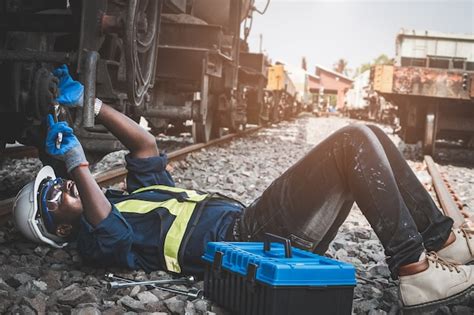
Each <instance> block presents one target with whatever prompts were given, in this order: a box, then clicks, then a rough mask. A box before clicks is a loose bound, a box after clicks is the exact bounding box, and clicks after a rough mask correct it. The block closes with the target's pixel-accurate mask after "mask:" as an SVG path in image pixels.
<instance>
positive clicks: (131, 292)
mask: <svg viewBox="0 0 474 315" xmlns="http://www.w3.org/2000/svg"><path fill="white" fill-rule="evenodd" d="M353 123H360V122H357V121H355V120H350V119H347V118H340V117H319V118H316V117H314V116H312V115H309V114H303V115H300V117H298V118H297V119H296V120H293V121H285V122H282V123H280V124H278V125H273V126H271V127H268V128H262V129H259V130H256V131H253V132H248V133H247V134H246V135H243V136H242V137H237V138H233V139H232V140H231V141H230V142H228V143H222V144H217V145H211V146H209V147H206V148H203V149H200V150H199V151H195V152H191V153H189V154H186V152H184V151H183V147H187V148H190V145H191V142H192V141H190V139H189V137H187V138H186V137H184V138H171V139H170V138H169V137H168V138H166V137H165V138H161V139H160V141H159V145H160V146H161V147H162V148H166V146H167V142H168V145H169V143H172V144H171V149H169V150H168V152H169V155H170V157H171V162H170V165H171V166H172V172H171V174H172V176H173V177H174V179H175V181H176V183H177V184H178V185H179V186H181V187H185V188H194V189H196V188H202V187H206V188H207V190H209V191H215V192H220V193H223V194H226V195H228V196H230V197H234V198H238V199H239V200H242V201H244V203H246V204H249V203H250V202H251V201H252V200H254V199H255V198H256V197H258V196H259V195H260V193H261V192H262V191H263V190H264V189H265V188H266V187H267V186H268V185H269V184H270V182H271V181H272V179H274V178H276V177H277V176H278V175H279V174H281V173H282V172H283V171H284V170H285V169H286V168H287V167H289V166H290V165H291V164H292V163H293V161H295V160H297V159H298V158H300V157H302V156H303V155H304V154H305V152H307V151H308V150H309V149H310V148H311V147H313V146H314V145H315V144H317V143H318V142H319V141H321V140H322V139H324V138H325V137H326V136H327V135H329V134H330V133H332V132H333V131H335V130H336V129H338V128H340V127H342V126H345V125H347V124H353ZM382 127H383V128H384V130H385V131H386V132H387V133H389V134H390V137H391V138H392V140H393V141H394V142H395V143H396V144H397V146H398V148H399V149H400V150H401V151H402V152H403V153H404V155H405V157H406V159H407V161H408V162H409V164H410V166H411V167H412V168H413V169H414V170H415V172H416V174H417V176H418V177H419V178H420V180H421V181H422V182H423V183H424V184H425V186H426V187H427V189H429V190H430V191H431V192H432V194H433V196H434V198H436V194H435V192H434V189H433V180H432V178H431V176H430V175H429V173H428V171H427V169H426V165H425V163H424V162H423V154H422V148H421V145H419V144H418V145H407V144H405V143H404V142H403V141H402V140H401V139H400V138H399V137H398V136H396V135H394V134H392V128H391V127H389V126H382ZM166 140H168V141H166ZM192 147H193V145H191V149H192ZM194 147H195V145H194ZM175 150H177V151H175ZM179 151H181V152H182V154H186V155H182V154H176V153H174V152H179ZM123 155H124V152H123V151H119V152H116V153H112V154H111V155H109V156H107V157H106V158H105V159H104V160H102V161H101V162H99V163H98V164H97V165H96V166H95V168H94V169H93V170H94V173H95V174H96V176H97V174H100V173H102V172H104V171H108V172H109V173H110V170H111V169H115V168H117V167H119V168H120V167H121V166H123V159H122V157H123ZM435 160H436V162H438V163H439V164H438V169H439V171H440V173H441V174H442V175H443V177H444V178H446V179H447V180H448V182H449V184H450V185H451V188H452V190H453V191H454V192H455V193H456V195H457V196H458V198H459V202H458V204H459V205H461V206H463V209H464V210H465V212H466V213H468V214H473V213H474V212H472V209H474V191H473V188H474V165H473V161H474V152H473V151H472V150H471V151H470V150H466V149H460V148H455V147H454V148H453V147H452V146H451V147H449V146H440V147H439V148H438V149H437V152H436V155H435ZM40 167H41V163H40V162H39V161H38V160H37V159H35V158H22V159H20V158H4V159H3V161H2V168H1V170H2V171H1V172H2V173H1V178H2V181H1V183H0V184H1V185H2V189H3V190H2V191H5V190H8V189H10V190H14V189H18V188H19V187H20V186H21V185H22V184H24V183H25V182H27V181H28V180H31V179H32V178H33V177H34V174H35V172H36V171H38V170H39V168H40ZM110 178H111V177H110V175H109V179H110ZM115 181H116V180H115ZM115 185H116V187H120V185H121V184H120V183H116V184H115ZM117 185H118V186H117ZM315 189H316V188H315ZM327 255H328V256H330V257H333V258H337V259H339V260H342V261H346V262H349V263H352V264H354V265H355V266H356V268H357V286H356V288H355V292H354V300H353V303H354V304H353V312H354V313H356V314H366V313H368V314H372V315H373V314H397V313H398V311H399V304H398V293H397V283H396V282H394V281H393V280H391V279H390V277H389V271H388V267H387V265H386V264H385V262H384V256H383V248H382V246H381V244H380V242H379V241H378V239H377V237H376V236H375V234H374V232H373V231H372V230H371V228H370V226H369V224H368V222H367V221H366V220H365V218H364V217H363V215H362V214H361V212H360V211H359V210H358V209H357V207H356V206H354V209H352V211H351V214H350V216H349V218H348V220H347V221H346V222H345V223H344V225H343V226H342V227H341V229H340V232H339V234H338V236H337V237H336V239H335V240H334V241H333V242H332V244H331V246H330V249H329V251H328V253H327ZM109 272H112V273H114V274H118V275H120V276H124V277H127V278H132V279H135V280H150V279H168V278H170V275H169V274H167V273H165V272H161V271H158V272H152V273H149V274H146V273H144V272H143V271H136V272H130V271H126V270H117V269H110V270H109V269H107V270H105V269H97V268H92V267H88V266H85V265H83V264H82V263H81V258H80V257H79V255H78V253H77V251H76V250H75V249H74V247H68V248H66V249H52V248H50V247H48V246H43V245H38V244H33V243H30V242H27V241H25V239H24V238H22V237H21V236H20V235H19V233H17V232H16V231H15V230H14V228H13V226H12V224H11V222H10V221H9V220H8V219H7V220H6V223H5V224H3V225H2V226H1V227H0V275H1V276H0V278H1V279H0V295H1V297H2V298H1V302H0V312H1V313H18V314H32V313H35V312H36V313H38V314H43V313H45V312H46V313H48V314H59V313H71V314H99V313H102V314H121V313H126V312H128V313H129V314H134V313H157V312H158V314H159V313H160V312H162V313H174V314H213V313H215V314H226V310H225V309H223V308H221V307H219V306H218V305H215V304H213V303H212V302H211V301H209V300H206V299H200V298H198V299H193V298H190V297H186V296H183V295H179V294H178V295H176V294H173V293H170V292H166V291H162V290H159V289H152V290H146V289H145V288H144V287H140V286H132V287H129V288H123V289H108V288H107V281H106V278H105V274H106V273H109ZM191 287H194V288H197V289H202V282H197V283H195V284H193V285H190V286H185V285H174V286H172V288H175V289H184V290H187V289H189V288H191ZM471 302H472V301H471ZM471 305H472V303H471ZM473 310H474V308H470V307H468V306H456V305H454V306H450V307H443V308H441V309H439V310H438V311H437V313H436V314H472V312H473Z"/></svg>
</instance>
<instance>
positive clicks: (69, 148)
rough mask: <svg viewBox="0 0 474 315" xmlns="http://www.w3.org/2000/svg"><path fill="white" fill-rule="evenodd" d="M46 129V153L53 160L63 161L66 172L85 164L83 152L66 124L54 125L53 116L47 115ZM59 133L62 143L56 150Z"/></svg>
mask: <svg viewBox="0 0 474 315" xmlns="http://www.w3.org/2000/svg"><path fill="white" fill-rule="evenodd" d="M48 127H49V129H48V133H47V135H46V152H48V153H49V154H50V155H51V156H53V157H54V158H56V159H58V160H61V161H64V163H65V164H66V169H67V171H68V172H71V171H72V170H73V169H74V168H76V167H77V166H79V165H81V164H87V159H86V156H85V154H84V150H83V149H82V146H81V144H80V143H79V140H77V138H76V136H75V135H74V132H73V130H72V128H71V127H69V126H68V124H67V122H65V121H61V122H57V123H56V122H54V119H53V116H52V115H48ZM59 133H62V142H61V144H60V146H59V148H57V147H56V139H57V138H58V135H59Z"/></svg>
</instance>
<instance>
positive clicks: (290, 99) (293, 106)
mask: <svg viewBox="0 0 474 315" xmlns="http://www.w3.org/2000/svg"><path fill="white" fill-rule="evenodd" d="M266 90H267V93H268V96H267V97H268V98H269V99H270V103H271V104H272V105H271V120H272V121H273V122H277V121H279V120H281V119H283V118H285V119H289V118H290V117H292V116H295V115H296V114H297V112H298V104H297V101H296V97H297V95H298V93H297V89H296V86H295V84H294V83H293V80H292V79H291V78H290V76H289V75H288V71H287V69H286V66H285V65H284V64H282V63H279V62H277V63H276V64H275V65H273V66H271V67H269V68H268V83H267V87H266Z"/></svg>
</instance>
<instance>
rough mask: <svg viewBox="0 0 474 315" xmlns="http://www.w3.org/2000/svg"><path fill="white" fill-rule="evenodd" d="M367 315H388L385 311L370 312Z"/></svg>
mask: <svg viewBox="0 0 474 315" xmlns="http://www.w3.org/2000/svg"><path fill="white" fill-rule="evenodd" d="M367 315H387V312H385V311H383V310H370V311H369V313H368V314H367Z"/></svg>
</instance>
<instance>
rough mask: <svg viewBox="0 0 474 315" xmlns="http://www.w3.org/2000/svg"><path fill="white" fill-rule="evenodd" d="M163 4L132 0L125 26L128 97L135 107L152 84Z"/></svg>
mask: <svg viewBox="0 0 474 315" xmlns="http://www.w3.org/2000/svg"><path fill="white" fill-rule="evenodd" d="M160 8H161V1H149V0H130V1H129V4H128V11H127V18H126V27H125V45H124V46H125V47H124V48H125V63H126V71H127V80H126V84H127V95H128V101H129V103H130V104H131V105H132V106H139V105H140V104H142V102H143V98H144V96H145V95H146V93H147V91H148V88H149V87H150V85H151V84H152V83H153V79H154V78H153V76H154V73H155V71H154V69H155V66H156V55H157V46H158V36H159V31H158V28H159V19H160V15H159V12H160Z"/></svg>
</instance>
